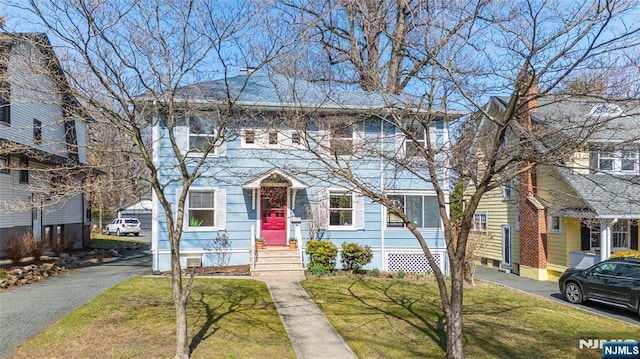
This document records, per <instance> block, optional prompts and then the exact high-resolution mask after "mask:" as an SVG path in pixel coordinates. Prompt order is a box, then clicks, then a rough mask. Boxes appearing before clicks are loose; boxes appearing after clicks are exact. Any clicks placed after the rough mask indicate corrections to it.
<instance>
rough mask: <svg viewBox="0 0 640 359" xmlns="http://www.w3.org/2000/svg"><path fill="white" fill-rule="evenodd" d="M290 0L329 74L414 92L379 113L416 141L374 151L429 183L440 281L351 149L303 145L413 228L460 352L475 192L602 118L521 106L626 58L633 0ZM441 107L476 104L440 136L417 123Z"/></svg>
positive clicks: (453, 354)
mask: <svg viewBox="0 0 640 359" xmlns="http://www.w3.org/2000/svg"><path fill="white" fill-rule="evenodd" d="M289 5H290V6H291V7H292V8H294V9H296V10H299V11H300V13H299V14H298V15H299V16H300V17H301V18H303V19H310V20H309V21H307V22H304V21H303V23H305V24H307V25H309V26H311V30H308V31H309V32H310V33H312V34H314V36H316V38H313V37H312V39H316V40H317V41H319V42H320V45H321V46H318V45H317V43H315V42H312V43H311V44H310V45H309V46H310V47H311V48H312V50H313V47H314V46H315V49H316V50H318V48H319V50H320V51H324V53H323V54H324V55H325V56H326V58H327V59H329V60H330V63H331V64H333V65H335V67H334V69H335V71H333V72H331V74H332V75H333V76H334V77H336V78H337V81H336V82H339V83H357V84H359V85H360V86H361V87H362V88H363V89H366V90H376V91H388V92H391V93H400V92H403V90H404V91H406V92H414V93H416V92H417V93H418V94H424V95H423V96H421V97H419V98H418V99H416V98H415V97H414V99H415V101H414V102H413V103H411V104H409V105H407V106H405V107H404V108H401V109H398V110H397V111H393V112H391V114H390V115H388V116H386V117H385V118H384V120H385V121H387V123H389V124H390V125H392V126H394V127H395V128H397V129H399V131H400V132H401V133H402V135H403V136H404V137H405V138H406V141H408V142H410V143H413V144H414V145H413V146H412V147H413V148H414V150H415V151H414V156H402V155H398V156H394V157H389V156H388V155H386V154H385V153H378V155H379V156H387V160H389V161H391V162H392V163H393V164H394V165H395V166H397V167H398V168H400V169H401V170H402V171H407V172H410V173H412V174H413V175H415V176H416V177H418V178H420V179H421V180H423V181H425V182H428V183H430V184H431V185H432V187H433V189H434V190H435V192H436V193H437V197H438V202H439V211H440V216H441V219H442V223H443V226H444V235H445V238H446V244H447V252H448V258H449V268H450V276H451V279H450V281H449V284H447V280H446V279H445V276H444V274H443V273H442V272H441V271H440V270H439V269H437V263H436V262H435V260H434V258H433V255H432V253H431V250H430V248H429V247H428V246H427V244H426V242H425V240H424V238H423V237H422V235H421V233H420V231H418V230H417V229H416V228H415V226H413V224H412V223H411V221H410V220H409V218H408V217H407V216H406V214H404V212H403V209H402V208H400V207H398V206H397V205H395V204H394V202H393V201H391V200H390V198H389V196H387V195H386V194H385V193H384V192H381V191H380V188H379V187H378V186H372V185H371V184H370V183H368V182H367V181H366V179H365V178H362V177H359V176H358V173H357V171H355V170H354V169H355V168H357V167H358V159H357V158H355V157H354V158H345V157H344V156H342V157H341V156H327V153H331V152H330V150H331V149H330V148H326V147H324V148H323V147H322V146H309V150H310V151H311V152H313V153H315V154H316V156H317V159H318V160H319V161H321V162H322V164H323V165H324V166H325V169H326V173H329V174H330V175H331V176H333V177H334V178H335V177H339V178H340V180H341V181H342V182H343V183H348V184H349V186H350V187H351V188H352V189H353V190H355V191H358V192H360V193H362V194H364V195H365V196H367V197H369V198H370V199H372V200H373V201H375V202H379V203H382V204H383V205H385V206H386V207H387V208H388V209H389V211H392V212H393V213H395V214H396V215H397V216H399V218H401V219H402V221H403V222H404V223H405V225H406V227H407V228H408V229H409V230H410V231H411V232H412V233H413V234H414V235H415V237H416V239H417V240H418V242H419V243H420V245H421V247H422V248H423V251H424V253H425V255H426V257H427V259H428V261H429V264H430V265H431V267H432V268H433V269H434V273H435V275H436V279H437V283H438V287H439V289H440V299H441V302H442V309H443V311H444V313H445V317H446V333H447V344H446V348H443V349H444V350H445V351H446V355H447V357H448V358H463V357H464V354H463V340H462V338H463V337H462V333H463V325H462V301H463V288H464V286H463V284H464V268H465V263H466V261H467V255H468V253H467V251H468V249H469V246H468V241H469V238H470V235H471V232H472V224H473V217H474V213H475V211H476V209H477V207H478V204H479V202H480V200H481V199H482V198H483V196H484V195H485V194H486V193H488V192H490V191H492V190H494V189H498V188H500V187H501V186H502V185H503V184H505V183H508V182H510V181H512V180H514V179H515V178H517V177H520V176H522V177H526V176H530V174H531V172H532V171H534V170H535V169H536V168H537V167H538V166H540V165H543V164H562V163H563V161H564V160H566V156H567V153H569V152H572V150H574V149H577V148H580V146H583V145H584V144H585V143H586V140H587V138H588V137H589V136H590V135H591V134H593V133H594V132H595V131H597V129H598V128H601V126H603V123H602V119H600V120H596V121H582V122H580V123H566V124H564V126H565V127H564V128H558V126H551V127H542V126H539V125H537V124H534V123H533V121H532V120H531V112H532V111H535V102H534V101H535V100H536V99H538V98H539V97H542V96H545V95H546V94H549V93H550V92H551V91H553V90H554V89H555V88H557V87H558V85H559V84H560V83H562V81H563V80H564V79H566V78H568V77H569V76H571V75H572V74H576V73H580V72H581V71H583V70H585V69H588V68H590V67H591V66H594V65H595V64H599V66H601V67H605V66H616V67H625V66H627V65H628V63H627V64H623V63H621V62H615V61H613V59H612V57H613V56H612V54H614V53H616V54H619V55H620V58H624V54H625V53H626V52H627V51H629V50H632V49H634V48H635V49H637V46H638V39H639V37H638V35H639V31H640V29H639V28H638V26H637V24H632V23H630V22H631V21H632V20H630V18H631V17H633V16H634V14H635V15H637V12H638V9H637V6H636V4H635V2H632V1H604V2H603V1H589V2H587V3H584V4H581V5H579V6H578V5H575V6H574V5H571V4H568V3H557V2H545V1H543V2H536V1H516V2H511V1H508V2H507V1H498V2H483V1H449V2H446V3H442V2H418V1H416V2H412V1H384V0H381V1H356V2H349V3H343V2H336V3H333V2H325V1H323V2H316V3H312V4H311V5H309V6H306V7H302V6H300V5H298V4H289ZM390 15H391V16H390ZM403 19H407V22H406V24H407V26H409V29H410V30H408V31H407V32H404V31H401V30H400V29H399V25H400V24H405V23H403V21H404V20H403ZM408 19H410V22H409V21H408ZM409 24H411V25H409ZM381 38H384V39H385V41H387V45H384V44H383V43H382V42H381V40H380V39H381ZM397 48H402V49H404V51H401V52H400V53H397V52H395V51H394V50H393V49H397ZM312 50H309V51H312ZM377 51H380V52H379V53H378V52H377ZM387 61H391V62H392V61H397V63H402V64H403V67H402V68H403V69H404V70H405V71H404V72H401V73H402V75H400V73H399V72H394V71H393V69H397V68H398V67H393V66H392V63H388V62H387ZM381 64H382V65H381ZM404 76H406V77H404ZM491 94H503V95H504V97H503V98H504V99H505V102H504V106H503V107H502V108H500V109H499V110H496V109H495V108H489V107H485V106H484V105H485V103H486V99H487V96H488V95H491ZM394 105H395V106H391V104H390V107H394V108H396V107H397V103H395V104H394ZM450 109H459V110H461V109H466V110H468V111H470V112H473V113H475V115H474V116H469V117H466V118H465V121H464V122H462V123H460V124H459V125H457V126H455V127H453V128H458V129H459V131H460V133H461V134H463V136H462V137H460V138H458V139H457V140H456V141H455V142H454V143H438V141H437V140H434V139H433V138H432V137H430V136H428V135H427V136H423V135H422V134H424V133H427V134H429V133H431V129H432V128H434V127H435V125H436V123H437V122H438V121H445V122H447V120H448V119H451V118H455V116H452V114H450V113H451V110H450ZM567 133H570V134H571V135H567ZM310 135H312V134H311V133H310ZM507 138H511V139H515V141H509V142H508V141H506V139H507ZM381 140H382V139H381ZM317 143H322V141H319V142H317ZM376 147H379V146H375V145H374V146H371V147H370V148H367V150H368V151H375V148H376ZM315 149H317V150H315ZM449 150H451V152H449ZM374 153H375V152H374ZM449 153H451V154H452V155H450V154H449ZM415 154H417V155H418V156H415ZM416 157H419V160H416ZM447 173H450V174H451V173H457V174H458V175H459V176H460V178H461V180H462V181H464V182H465V183H468V186H467V188H466V191H465V192H466V197H465V201H464V209H463V211H462V213H461V216H460V220H459V222H452V220H451V217H450V215H449V213H448V212H447V210H446V209H447V206H448V204H449V203H448V198H447V197H448V196H447V194H448V192H449V189H450V187H449V185H450V182H449V181H450V177H448V176H447V175H446V174H447ZM321 176H326V174H323V175H321Z"/></svg>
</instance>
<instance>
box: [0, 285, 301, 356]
mask: <svg viewBox="0 0 640 359" xmlns="http://www.w3.org/2000/svg"><path fill="white" fill-rule="evenodd" d="M174 313H175V310H174V306H173V300H172V299H171V288H170V279H169V278H164V277H163V278H134V279H132V280H129V281H127V282H124V283H122V284H120V285H117V286H115V287H114V288H111V289H110V290H108V291H106V292H104V293H103V294H101V295H100V296H98V297H97V298H96V299H94V300H93V301H91V302H89V303H88V304H86V305H84V306H82V307H81V308H80V309H78V310H76V311H75V312H73V313H71V314H70V315H68V316H66V317H64V318H63V319H61V320H60V321H59V322H57V323H56V324H54V325H53V326H51V327H50V328H48V329H46V330H45V331H44V332H42V333H40V334H39V335H37V336H35V337H34V338H32V339H31V340H29V341H27V342H25V343H23V344H22V345H21V346H20V347H18V348H17V349H16V350H15V352H14V353H13V355H12V356H11V357H10V358H173V357H174V355H175V324H174V323H175V322H174V321H175V315H174ZM188 315H189V335H190V337H191V338H192V339H191V342H190V343H191V347H192V348H193V355H192V358H295V354H294V352H293V348H292V347H291V344H290V342H289V338H288V337H287V334H286V332H285V329H284V327H283V326H282V323H281V321H280V317H279V316H278V312H277V311H276V309H275V306H274V304H273V302H272V300H271V297H270V295H269V291H268V289H267V287H266V285H265V284H264V283H263V282H259V281H255V280H247V279H210V278H196V280H195V284H194V288H193V291H192V294H191V298H190V301H189V305H188ZM16 325H19V323H16Z"/></svg>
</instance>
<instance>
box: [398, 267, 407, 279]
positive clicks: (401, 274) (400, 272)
mask: <svg viewBox="0 0 640 359" xmlns="http://www.w3.org/2000/svg"><path fill="white" fill-rule="evenodd" d="M406 275H407V272H405V271H403V270H402V269H398V278H400V279H402V278H404V277H405V276H406Z"/></svg>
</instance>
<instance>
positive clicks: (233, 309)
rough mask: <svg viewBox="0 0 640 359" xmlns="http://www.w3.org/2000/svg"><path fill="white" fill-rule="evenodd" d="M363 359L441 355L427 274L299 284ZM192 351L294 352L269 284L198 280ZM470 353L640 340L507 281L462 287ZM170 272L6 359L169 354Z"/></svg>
mask: <svg viewBox="0 0 640 359" xmlns="http://www.w3.org/2000/svg"><path fill="white" fill-rule="evenodd" d="M302 285H303V287H304V288H305V289H306V290H307V292H309V294H310V295H311V296H312V297H313V298H314V300H315V301H316V303H317V304H318V305H319V306H320V308H321V309H322V310H323V312H324V313H325V315H326V316H327V318H328V319H329V321H330V322H331V323H332V324H333V325H334V327H335V328H336V329H337V331H338V332H339V333H340V334H341V335H342V337H343V338H344V339H345V341H346V342H347V343H348V345H349V346H350V347H351V348H352V349H353V350H354V352H355V353H356V354H357V355H358V357H360V358H367V359H368V358H441V357H443V356H444V350H443V347H444V346H445V333H444V316H443V314H442V310H441V308H440V304H439V299H438V298H439V295H438V291H437V288H436V286H435V284H434V283H433V282H432V281H431V280H430V279H422V280H413V279H400V280H398V279H386V278H370V277H366V278H357V277H354V276H351V277H340V276H338V277H322V278H318V279H311V280H306V281H304V282H302ZM188 313H189V314H188V315H189V335H190V337H191V345H192V347H193V356H192V357H193V358H265V359H269V358H278V359H279V358H295V354H294V352H293V349H292V347H291V345H290V342H289V339H288V337H287V335H286V332H285V330H284V327H283V326H282V324H281V321H280V318H279V316H278V313H277V311H276V310H275V307H274V305H273V302H272V301H271V298H270V296H269V291H268V289H267V288H266V286H265V284H264V283H262V282H259V281H254V280H249V279H206V278H197V279H196V282H195V286H194V289H193V292H192V295H191V299H190V302H189V305H188ZM463 317H464V319H463V320H464V339H463V340H464V346H465V355H466V356H467V357H468V358H600V357H601V353H600V351H598V350H579V349H578V340H579V339H581V338H582V339H594V338H602V339H613V337H615V338H617V337H621V336H627V337H625V338H619V339H627V338H631V339H633V338H638V337H639V336H640V326H634V325H631V324H625V323H621V322H619V321H615V320H612V319H605V318H603V317H600V316H597V315H594V314H589V313H587V312H585V311H582V310H578V309H574V308H571V307H569V306H566V305H564V304H562V303H556V302H552V301H548V300H544V299H541V298H538V297H534V296H530V295H527V294H524V293H521V292H518V291H514V290H510V289H508V288H503V287H498V286H494V285H490V284H486V283H479V284H478V285H477V286H476V287H474V288H466V289H465V306H464V313H463ZM174 328H175V324H174V308H173V301H172V299H171V289H170V279H169V278H166V277H156V278H136V279H132V280H130V281H127V282H125V283H122V284H120V285H118V286H116V287H114V288H112V289H110V290H108V291H106V292H104V293H103V294H101V295H100V296H98V297H97V298H96V299H94V300H93V301H91V302H89V303H88V304H86V305H84V306H83V307H81V308H80V309H78V310H76V311H75V312H73V313H72V314H70V315H68V316H66V317H64V318H63V319H61V320H60V321H59V322H57V323H56V324H54V325H53V326H51V327H50V328H48V329H47V330H45V331H44V332H42V333H40V334H39V335H37V336H36V337H34V338H32V339H31V340H29V341H27V342H26V343H24V344H23V345H21V346H20V347H19V348H17V349H16V351H15V352H14V354H13V356H11V358H91V357H99V358H172V357H173V356H174V343H175V333H174Z"/></svg>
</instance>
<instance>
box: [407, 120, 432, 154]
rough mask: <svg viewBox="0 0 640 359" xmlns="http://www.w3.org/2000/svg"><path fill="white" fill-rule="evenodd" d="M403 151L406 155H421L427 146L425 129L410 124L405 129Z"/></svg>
mask: <svg viewBox="0 0 640 359" xmlns="http://www.w3.org/2000/svg"><path fill="white" fill-rule="evenodd" d="M405 137H406V139H405V142H404V143H405V153H406V154H407V156H410V157H411V156H422V153H423V151H424V148H425V147H426V146H427V142H426V131H425V129H424V128H423V127H422V126H418V125H411V126H409V127H407V129H406V136H405Z"/></svg>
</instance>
